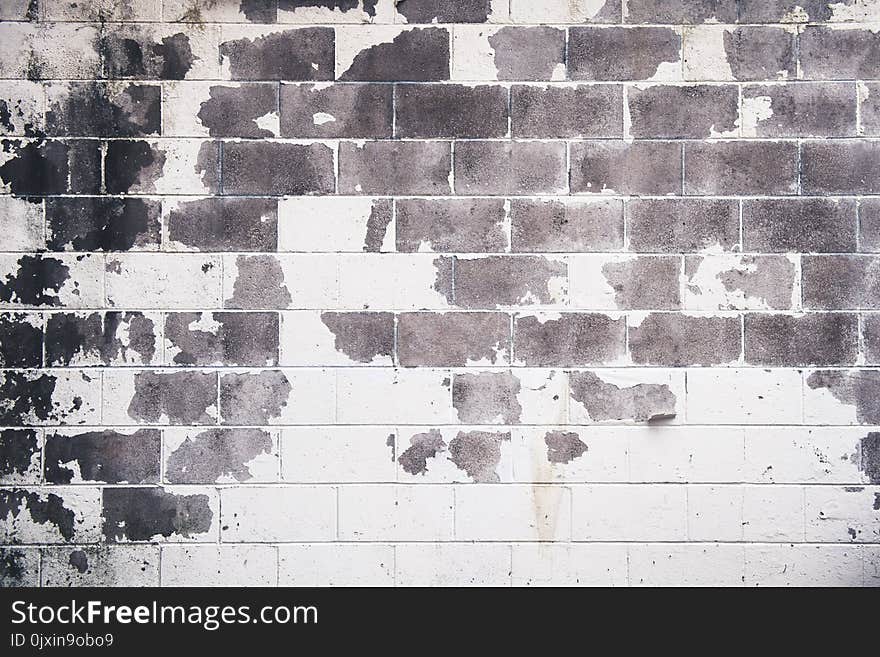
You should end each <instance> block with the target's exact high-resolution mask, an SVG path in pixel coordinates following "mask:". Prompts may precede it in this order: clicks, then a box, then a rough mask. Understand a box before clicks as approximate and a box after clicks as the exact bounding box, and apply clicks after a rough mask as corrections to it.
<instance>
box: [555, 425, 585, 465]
mask: <svg viewBox="0 0 880 657" xmlns="http://www.w3.org/2000/svg"><path fill="white" fill-rule="evenodd" d="M544 443H545V444H546V445H547V460H548V461H550V463H571V462H572V461H574V460H575V459H576V458H580V457H581V456H583V455H584V454H586V453H587V450H588V449H589V447H587V444H586V443H585V442H584V441H583V440H581V438H580V436H579V435H578V434H576V433H574V432H573V431H548V432H547V433H546V434H545V435H544Z"/></svg>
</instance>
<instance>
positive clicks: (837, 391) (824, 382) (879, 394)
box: [807, 370, 880, 424]
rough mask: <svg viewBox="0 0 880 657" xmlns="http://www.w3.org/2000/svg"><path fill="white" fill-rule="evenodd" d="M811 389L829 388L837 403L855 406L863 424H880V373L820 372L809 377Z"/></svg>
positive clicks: (859, 419) (857, 417)
mask: <svg viewBox="0 0 880 657" xmlns="http://www.w3.org/2000/svg"><path fill="white" fill-rule="evenodd" d="M807 385H809V386H810V388H811V389H813V390H816V389H817V388H827V389H828V391H829V392H830V393H831V394H832V395H833V396H834V398H835V399H837V401H839V402H841V403H842V404H849V405H851V406H855V409H856V419H857V420H858V421H859V422H860V423H862V424H880V372H876V371H871V370H864V371H856V372H846V371H841V370H820V371H817V372H813V373H812V374H810V376H809V377H807Z"/></svg>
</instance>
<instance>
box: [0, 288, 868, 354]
mask: <svg viewBox="0 0 880 657" xmlns="http://www.w3.org/2000/svg"><path fill="white" fill-rule="evenodd" d="M41 312H45V313H48V314H85V313H97V312H121V313H125V312H129V313H135V312H136V313H151V314H156V313H178V314H181V313H245V314H246V313H296V312H298V313H365V314H369V313H393V314H398V315H408V314H434V315H442V314H451V313H461V314H467V313H470V314H475V313H496V314H499V315H502V314H508V315H510V314H514V315H525V316H528V315H535V314H542V313H543V314H554V313H581V314H587V313H590V314H595V315H609V316H619V315H626V314H631V315H644V314H654V315H661V314H665V315H683V316H694V317H738V316H740V315H786V316H801V315H857V314H863V315H872V314H876V313H878V312H880V309H878V308H865V309H859V308H843V309H832V310H828V309H815V310H814V309H782V310H726V309H717V310H716V309H710V310H697V309H677V310H669V309H665V310H664V309H650V308H644V309H640V310H619V309H611V308H589V307H578V306H568V305H563V304H560V305H557V306H503V307H498V308H458V307H455V306H449V307H446V306H444V307H438V308H421V309H407V308H392V307H383V306H379V307H375V308H369V309H365V308H363V307H361V308H358V307H352V308H346V307H339V308H252V309H241V308H222V307H213V308H211V307H208V308H206V307H204V306H202V307H199V308H129V307H126V306H99V307H68V308H63V307H57V306H55V307H53V309H46V308H45V307H42V308H41V307H38V306H0V314H7V313H8V314H37V313H41ZM878 364H880V363H878ZM175 365H178V366H179V364H175ZM606 365H607V363H606ZM326 366H327V367H331V366H332V367H359V368H363V367H371V366H370V365H360V366H359V365H339V364H338V363H336V364H333V363H329V364H328V365H326ZM599 366H600V365H596V366H595V367H599ZM652 366H653V365H652V364H645V365H644V367H652ZM691 366H700V367H712V366H714V367H725V368H726V367H728V364H726V363H719V364H717V365H708V366H701V365H700V364H698V363H694V364H693V365H691ZM65 367H68V366H65ZM71 367H72V366H71ZM81 367H124V365H103V364H101V365H83V366H81ZM190 367H192V366H190ZM205 367H214V366H213V365H208V366H205ZM230 367H248V366H247V365H233V366H230ZM291 367H295V366H291ZM296 367H321V365H296ZM372 367H375V366H372ZM413 367H424V365H415V366H413ZM446 367H455V366H454V365H449V366H446ZM460 367H474V366H471V365H468V366H465V365H462V366H460ZM476 367H481V366H476ZM539 367H540V366H539ZM550 367H557V366H555V365H554V366H550ZM562 367H564V366H562ZM585 367H593V366H592V365H591V366H585ZM677 367H683V366H677ZM684 367H687V366H684ZM756 367H758V366H756ZM762 367H763V366H762ZM777 367H790V368H795V367H809V366H808V365H787V366H777ZM841 367H845V365H842V366H841ZM0 369H33V368H3V367H2V366H0Z"/></svg>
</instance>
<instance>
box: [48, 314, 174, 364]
mask: <svg viewBox="0 0 880 657" xmlns="http://www.w3.org/2000/svg"><path fill="white" fill-rule="evenodd" d="M123 329H127V331H128V344H123V342H122V337H121V336H122V330H123ZM127 350H131V351H133V352H135V353H136V354H138V355H139V356H140V358H141V361H142V362H143V363H147V364H148V363H150V362H152V360H153V356H154V355H155V353H156V332H155V327H154V324H153V320H152V319H150V318H148V317H145V316H144V315H143V313H139V312H132V313H128V312H107V313H98V312H95V313H91V314H89V315H77V314H73V313H53V314H52V315H50V316H49V319H48V320H47V321H46V362H47V363H48V364H49V365H70V364H71V362H73V361H74V360H75V359H76V358H77V357H78V356H79V357H84V358H97V359H98V360H99V361H100V362H101V363H103V364H104V365H111V364H114V363H116V362H118V361H120V360H121V361H122V362H128V357H127V355H126V351H127Z"/></svg>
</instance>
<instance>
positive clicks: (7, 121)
mask: <svg viewBox="0 0 880 657" xmlns="http://www.w3.org/2000/svg"><path fill="white" fill-rule="evenodd" d="M0 126H3V127H4V128H6V129H7V130H9V132H12V131H14V130H15V126H14V125H12V113H11V112H10V111H9V105H8V104H7V103H6V101H5V100H0Z"/></svg>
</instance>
